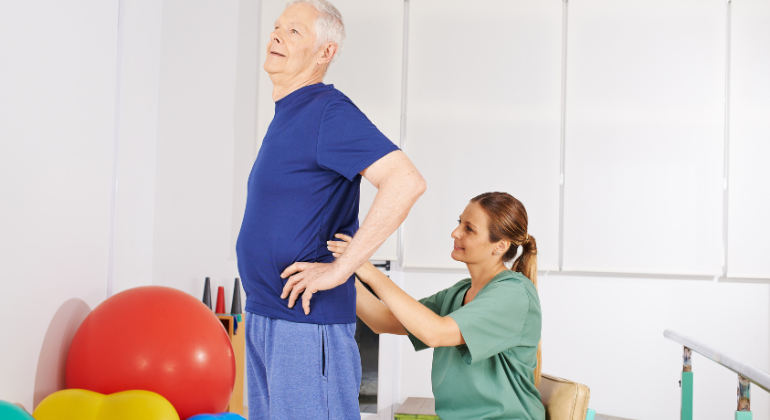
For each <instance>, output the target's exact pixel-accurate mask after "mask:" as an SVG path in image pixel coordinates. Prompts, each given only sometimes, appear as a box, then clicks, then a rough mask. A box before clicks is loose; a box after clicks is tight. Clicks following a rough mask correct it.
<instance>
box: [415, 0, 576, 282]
mask: <svg viewBox="0 0 770 420" xmlns="http://www.w3.org/2000/svg"><path fill="white" fill-rule="evenodd" d="M409 7H410V8H409V55H408V63H407V66H408V77H407V122H406V128H407V134H406V139H405V144H404V150H405V151H406V153H407V154H408V155H409V156H410V157H411V158H412V160H413V161H414V162H415V164H416V165H417V168H418V169H419V170H420V172H421V173H422V174H423V176H424V177H425V179H426V181H427V184H428V189H427V192H426V193H425V194H424V195H423V197H422V198H421V199H420V200H419V201H418V203H417V204H416V205H415V207H414V209H413V210H412V214H410V216H409V218H408V219H407V220H406V222H405V224H404V261H403V262H404V266H405V267H430V268H462V267H464V265H463V264H461V263H458V262H456V261H453V260H452V259H451V258H450V253H451V251H452V239H451V238H450V234H451V232H452V230H454V228H455V227H456V226H457V216H458V215H459V214H460V213H462V211H463V209H464V208H465V206H466V205H467V203H468V201H469V200H470V199H471V198H473V197H474V196H476V195H478V194H481V193H483V192H487V191H506V192H508V193H511V194H512V195H513V196H514V197H516V198H518V199H519V200H520V201H521V202H522V203H523V204H524V205H525V207H526V208H527V212H528V217H529V223H530V225H529V232H530V233H531V234H532V235H533V236H535V237H536V238H537V241H538V247H539V254H538V257H539V265H540V268H541V269H553V268H555V267H556V265H557V251H558V232H559V227H558V226H559V150H560V149H559V147H560V146H559V145H560V143H559V135H560V134H559V133H560V96H561V38H562V31H561V28H562V2H561V1H559V0H547V1H537V2H532V1H518V0H517V1H512V0H484V1H475V2H469V1H459V0H420V1H415V2H410V5H409Z"/></svg>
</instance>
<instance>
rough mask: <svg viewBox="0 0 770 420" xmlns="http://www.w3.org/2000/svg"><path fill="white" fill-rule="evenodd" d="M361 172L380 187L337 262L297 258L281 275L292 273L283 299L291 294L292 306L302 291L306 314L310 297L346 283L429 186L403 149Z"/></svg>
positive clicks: (400, 221)
mask: <svg viewBox="0 0 770 420" xmlns="http://www.w3.org/2000/svg"><path fill="white" fill-rule="evenodd" d="M361 175H362V176H363V177H364V178H366V179H367V180H368V181H369V182H371V183H372V185H374V186H375V187H376V188H377V195H376V196H375V197H374V203H373V204H372V207H371V208H370V209H369V213H368V214H367V215H366V219H364V222H363V223H362V224H361V228H360V229H359V230H358V233H356V235H355V236H354V237H353V241H352V242H350V244H349V245H348V247H347V249H346V250H345V252H344V253H343V254H342V255H341V256H340V257H339V258H337V260H336V261H335V262H333V263H331V264H324V263H306V262H296V263H294V264H292V265H291V266H289V267H288V268H287V269H286V270H284V272H283V273H282V274H281V278H287V277H288V278H289V280H288V281H287V282H286V285H285V286H284V288H283V293H282V294H281V299H286V298H287V297H288V298H289V303H288V304H289V307H290V308H291V307H293V306H294V304H295V303H296V301H297V298H298V297H299V294H300V293H302V307H303V309H304V310H305V314H309V313H310V299H311V298H312V297H313V294H314V293H316V292H318V291H319V290H328V289H333V288H335V287H337V286H339V285H341V284H343V283H345V281H347V279H348V278H350V276H351V275H352V274H353V272H354V271H355V270H356V269H358V267H360V266H361V265H362V264H363V263H365V262H366V261H367V260H368V259H369V258H370V257H371V256H372V254H374V252H375V251H376V250H377V248H379V247H380V245H382V243H383V242H385V240H386V239H387V238H388V236H390V235H391V234H392V233H393V232H394V231H395V230H396V229H397V228H398V226H399V225H401V223H402V222H403V221H404V219H406V216H407V214H409V210H410V209H411V208H412V206H413V205H414V203H416V202H417V199H418V198H420V196H421V195H422V194H423V193H424V192H425V188H426V184H425V179H423V177H422V175H420V173H419V172H418V171H417V168H415V166H414V164H412V161H411V160H409V158H408V157H407V156H406V154H405V153H404V152H402V151H400V150H397V151H394V152H391V153H389V154H387V155H385V156H383V157H382V158H381V159H380V160H378V161H376V162H374V163H373V164H371V165H370V166H369V167H368V168H366V169H364V170H363V171H361ZM330 239H331V238H330ZM290 276H291V277H290ZM303 292H304V293H303Z"/></svg>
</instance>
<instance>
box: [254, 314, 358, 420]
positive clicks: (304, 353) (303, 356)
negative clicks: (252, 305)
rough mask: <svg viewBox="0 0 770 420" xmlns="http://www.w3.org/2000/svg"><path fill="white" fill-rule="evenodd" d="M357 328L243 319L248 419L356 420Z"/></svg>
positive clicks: (339, 325)
mask: <svg viewBox="0 0 770 420" xmlns="http://www.w3.org/2000/svg"><path fill="white" fill-rule="evenodd" d="M355 332H356V324H355V323H352V324H329V325H317V324H301V323H297V322H290V321H285V320H282V319H272V318H266V317H263V316H260V315H256V314H253V313H249V314H248V315H247V316H246V353H247V354H248V356H247V357H248V359H249V368H248V372H247V375H248V381H249V386H248V398H249V420H263V419H270V420H279V419H280V420H324V419H329V420H360V419H361V415H360V412H359V406H358V390H359V389H360V387H361V356H360V355H359V352H358V345H357V344H356V340H355Z"/></svg>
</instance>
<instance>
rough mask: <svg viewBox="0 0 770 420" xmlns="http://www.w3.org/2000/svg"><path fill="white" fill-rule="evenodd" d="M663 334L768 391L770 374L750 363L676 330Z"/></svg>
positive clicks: (769, 388)
mask: <svg viewBox="0 0 770 420" xmlns="http://www.w3.org/2000/svg"><path fill="white" fill-rule="evenodd" d="M663 336H664V337H666V338H668V339H669V340H671V341H675V342H677V343H679V344H681V345H683V346H685V347H687V348H689V349H690V350H692V351H694V352H696V353H699V354H701V355H702V356H705V357H707V358H709V359H711V360H713V361H715V362H717V363H719V364H720V365H722V366H724V367H726V368H728V369H730V370H732V371H733V372H735V373H737V374H738V375H741V376H743V377H744V378H746V379H748V380H749V381H751V382H753V383H754V384H756V385H757V386H759V387H760V388H762V389H764V390H765V391H767V392H770V374H768V373H767V372H765V371H762V370H759V369H757V368H756V367H754V366H752V365H749V364H746V363H743V362H741V361H740V360H735V359H733V358H732V357H730V356H728V355H726V354H723V353H720V352H719V351H718V350H716V349H714V348H712V347H709V346H707V345H705V344H703V343H701V342H699V341H697V340H693V339H692V338H689V337H686V336H684V335H682V334H680V333H678V332H676V331H671V330H666V331H663Z"/></svg>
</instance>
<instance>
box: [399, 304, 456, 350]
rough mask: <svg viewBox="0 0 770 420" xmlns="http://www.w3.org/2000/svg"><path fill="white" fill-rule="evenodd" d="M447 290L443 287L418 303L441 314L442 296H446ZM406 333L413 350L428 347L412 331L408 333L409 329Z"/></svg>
mask: <svg viewBox="0 0 770 420" xmlns="http://www.w3.org/2000/svg"><path fill="white" fill-rule="evenodd" d="M447 290H449V289H444V290H442V291H440V292H438V293H436V294H435V295H433V296H428V297H426V298H422V299H420V303H422V305H423V306H425V307H426V308H428V309H430V310H431V311H433V313H435V314H437V315H441V312H440V311H441V305H443V304H444V298H445V297H446V294H447ZM406 333H407V335H408V336H409V341H411V342H412V345H413V346H414V350H415V351H420V350H425V349H427V348H428V346H427V345H426V344H425V343H423V342H422V341H420V339H419V338H417V337H415V336H414V335H412V333H410V332H409V331H407V332H406Z"/></svg>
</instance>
